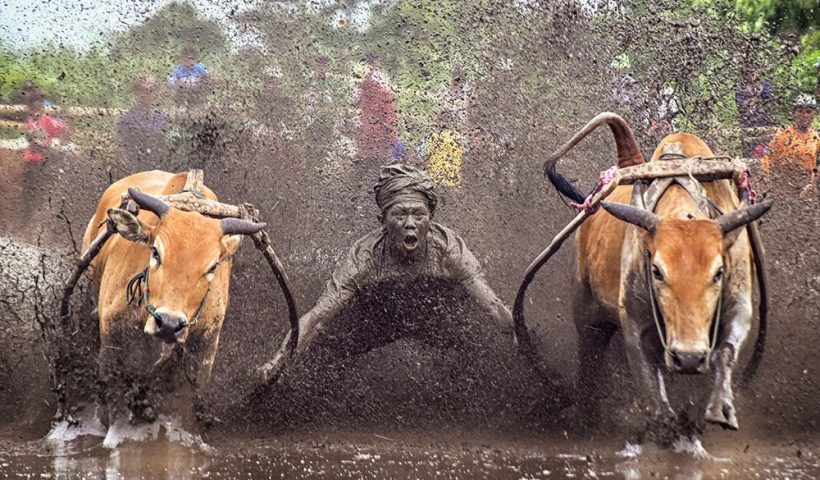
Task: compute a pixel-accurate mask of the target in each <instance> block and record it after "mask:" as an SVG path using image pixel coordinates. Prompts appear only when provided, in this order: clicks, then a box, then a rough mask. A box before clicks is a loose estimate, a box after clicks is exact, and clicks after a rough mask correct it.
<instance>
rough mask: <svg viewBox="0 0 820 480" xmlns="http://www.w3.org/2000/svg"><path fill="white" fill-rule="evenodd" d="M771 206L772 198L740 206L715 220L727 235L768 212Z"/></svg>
mask: <svg viewBox="0 0 820 480" xmlns="http://www.w3.org/2000/svg"><path fill="white" fill-rule="evenodd" d="M770 208H772V200H764V201H762V202H760V203H758V204H756V205H752V206H751V207H744V208H738V209H737V210H735V211H732V212H729V213H727V214H726V215H721V216H720V217H718V218H717V220H715V223H717V224H718V226H719V227H720V231H721V232H723V234H724V235H726V234H727V233H729V232H731V231H732V230H735V229H737V228H740V227H742V226H744V225H746V224H748V223H751V222H754V221H755V220H757V219H758V218H760V217H762V216H763V214H764V213H766V212H768V211H769V209H770Z"/></svg>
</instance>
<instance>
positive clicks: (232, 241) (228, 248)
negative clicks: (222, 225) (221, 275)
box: [219, 235, 242, 261]
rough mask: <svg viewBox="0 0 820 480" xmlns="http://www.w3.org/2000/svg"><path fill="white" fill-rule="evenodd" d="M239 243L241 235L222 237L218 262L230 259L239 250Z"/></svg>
mask: <svg viewBox="0 0 820 480" xmlns="http://www.w3.org/2000/svg"><path fill="white" fill-rule="evenodd" d="M240 243H242V235H225V236H224V237H222V255H220V256H219V260H220V261H222V260H225V259H226V258H230V257H231V256H232V255H233V254H234V253H236V251H237V250H239V244H240Z"/></svg>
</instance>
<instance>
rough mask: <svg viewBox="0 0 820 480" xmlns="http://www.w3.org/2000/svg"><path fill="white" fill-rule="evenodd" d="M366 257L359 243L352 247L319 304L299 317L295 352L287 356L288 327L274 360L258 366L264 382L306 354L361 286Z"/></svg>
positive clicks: (329, 282)
mask: <svg viewBox="0 0 820 480" xmlns="http://www.w3.org/2000/svg"><path fill="white" fill-rule="evenodd" d="M365 253H367V252H365ZM367 258H369V257H368V256H366V255H363V253H362V252H361V251H360V249H359V245H354V246H353V248H351V250H350V252H349V253H348V255H347V258H346V259H345V261H344V263H342V264H341V265H339V266H338V267H336V270H335V271H334V272H333V275H332V276H331V278H330V280H328V282H327V284H326V285H325V290H324V291H323V292H322V295H321V296H319V299H318V300H316V305H314V306H313V308H311V309H310V311H308V312H307V313H306V314H304V315H302V317H301V318H300V319H299V341H298V343H297V347H296V351H295V352H294V355H292V356H291V355H288V344H289V343H290V336H291V331H290V330H289V331H288V333H287V335H285V338H284V340H282V345H281V346H280V347H279V350H278V351H277V352H276V355H275V356H274V357H273V359H272V360H271V361H269V362H268V363H266V364H265V365H263V366H262V367H260V368H259V375H260V379H259V380H260V383H261V384H263V385H264V384H268V383H270V382H273V381H276V380H277V379H278V378H279V375H280V374H281V373H282V371H283V370H284V368H285V366H286V363H287V361H288V360H289V359H290V358H293V357H296V356H298V355H301V354H303V353H304V352H305V351H306V350H307V349H308V347H310V344H311V343H313V341H314V340H315V339H316V336H317V335H318V334H319V332H321V331H322V327H323V326H324V325H325V324H326V323H327V322H328V321H330V320H332V319H333V318H334V317H336V316H337V315H338V314H339V312H341V311H342V309H343V308H344V307H345V306H346V305H347V304H348V302H349V301H350V299H351V298H353V295H355V294H356V292H357V291H358V289H359V279H360V277H361V275H362V274H363V273H365V272H366V271H367Z"/></svg>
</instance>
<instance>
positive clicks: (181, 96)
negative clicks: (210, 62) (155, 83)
mask: <svg viewBox="0 0 820 480" xmlns="http://www.w3.org/2000/svg"><path fill="white" fill-rule="evenodd" d="M210 80H211V75H210V73H209V72H208V69H207V68H206V67H205V65H203V64H202V63H200V62H199V60H198V54H197V51H196V49H195V48H194V47H190V46H188V47H185V48H183V49H182V54H181V55H180V64H179V65H177V67H176V68H174V70H173V71H172V72H171V76H170V77H168V85H169V86H171V87H172V88H174V91H175V93H176V98H177V102H178V103H179V105H180V107H181V108H182V109H183V110H184V109H186V108H189V107H191V106H192V104H197V103H199V102H200V101H201V100H202V99H203V97H204V95H205V94H207V92H208V88H209V87H210Z"/></svg>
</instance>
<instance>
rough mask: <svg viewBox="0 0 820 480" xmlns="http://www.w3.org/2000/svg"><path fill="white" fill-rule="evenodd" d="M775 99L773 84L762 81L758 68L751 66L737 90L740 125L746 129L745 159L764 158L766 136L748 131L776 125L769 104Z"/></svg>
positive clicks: (743, 135)
mask: <svg viewBox="0 0 820 480" xmlns="http://www.w3.org/2000/svg"><path fill="white" fill-rule="evenodd" d="M773 98H774V95H773V93H772V83H771V82H770V81H769V80H766V79H763V80H761V79H760V70H759V68H758V67H756V66H751V67H750V68H748V69H746V70H744V78H743V81H742V82H741V83H739V84H738V85H737V87H736V88H735V104H736V105H737V114H738V124H739V125H740V128H742V129H744V131H743V132H742V133H741V136H742V141H743V156H744V157H747V158H749V157H754V158H760V157H761V156H762V153H763V151H764V145H765V143H766V138H765V134H763V133H762V132H760V131H755V130H746V129H759V128H760V127H770V126H772V125H774V124H775V123H774V120H773V119H772V116H771V114H770V113H769V102H770V101H771V100H772V99H773Z"/></svg>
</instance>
